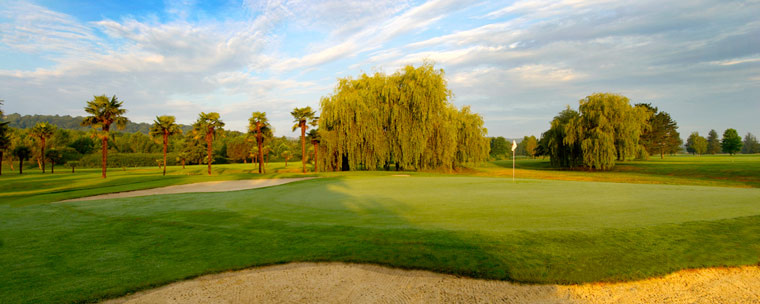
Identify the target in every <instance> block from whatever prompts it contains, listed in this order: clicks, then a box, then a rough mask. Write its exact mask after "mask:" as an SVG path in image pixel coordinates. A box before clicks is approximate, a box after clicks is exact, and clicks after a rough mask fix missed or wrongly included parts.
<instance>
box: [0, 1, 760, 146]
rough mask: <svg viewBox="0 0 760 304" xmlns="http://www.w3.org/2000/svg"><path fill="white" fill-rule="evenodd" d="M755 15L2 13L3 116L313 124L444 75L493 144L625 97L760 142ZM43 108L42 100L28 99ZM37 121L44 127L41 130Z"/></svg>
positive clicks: (381, 10) (386, 6)
mask: <svg viewBox="0 0 760 304" xmlns="http://www.w3.org/2000/svg"><path fill="white" fill-rule="evenodd" d="M758 11H760V3H757V2H749V1H746V2H742V1H737V2H731V3H724V2H720V1H699V2H694V1H679V2H675V3H670V4H669V5H667V6H665V5H661V3H659V2H655V1H643V2H637V3H634V4H621V3H617V2H614V1H585V2H577V1H561V2H553V1H517V2H508V3H499V2H481V3H469V2H466V1H465V2H458V1H429V2H413V1H412V2H408V1H394V0H391V1H380V2H372V3H346V4H341V3H340V2H318V3H290V2H283V3H274V2H268V3H263V2H255V1H219V2H201V3H193V1H166V2H160V3H159V2H150V1H146V2H140V3H137V2H130V3H119V2H103V3H88V4H86V5H85V4H81V2H80V1H73V0H72V1H13V2H11V5H6V6H5V7H4V8H0V30H2V31H3V32H4V35H3V37H2V38H0V54H2V59H1V60H0V91H2V92H3V94H4V95H3V96H0V99H4V100H5V105H4V110H5V112H6V113H14V112H15V113H19V114H21V115H34V114H39V115H71V116H84V115H85V113H84V111H83V108H84V106H85V103H86V101H87V100H91V99H92V96H93V95H100V94H106V95H108V96H112V95H116V96H117V97H118V98H119V99H120V100H122V101H124V107H125V108H126V109H127V110H128V112H127V114H126V116H127V117H128V118H129V119H130V120H131V121H133V122H138V123H140V122H143V123H152V120H153V118H154V117H155V116H158V115H174V116H176V117H177V120H178V122H179V123H182V124H187V125H189V124H192V122H193V121H194V120H195V119H196V117H197V115H198V113H200V112H201V111H203V112H219V113H220V114H221V116H222V120H223V121H225V122H226V123H227V126H228V129H230V130H236V131H242V132H245V130H246V126H247V119H248V117H249V116H250V113H251V112H253V111H264V112H267V114H268V116H269V118H270V121H272V124H273V126H274V129H275V135H276V136H288V137H291V136H296V134H295V133H292V132H289V130H290V126H291V125H292V118H291V117H290V114H289V113H290V111H291V110H292V109H293V108H294V107H304V106H311V107H312V108H314V109H316V110H318V109H319V99H320V98H321V97H323V96H327V95H329V94H331V93H332V92H333V89H334V87H335V85H336V84H337V80H336V79H337V78H342V77H354V78H355V77H357V76H359V75H360V73H362V72H366V73H372V72H375V71H378V72H385V73H388V74H391V73H393V72H395V71H396V70H397V69H399V68H400V67H402V66H404V65H406V64H412V65H415V66H419V65H420V64H421V63H422V62H423V61H424V60H431V61H433V62H435V64H436V68H442V69H444V70H445V71H446V78H447V80H448V84H449V89H450V90H451V91H452V92H453V93H454V98H453V99H452V103H453V104H455V105H456V106H457V107H461V106H464V105H470V106H472V109H473V111H474V112H476V113H480V114H481V115H482V116H483V118H484V122H485V127H486V128H488V131H489V132H488V136H490V137H498V136H503V137H505V138H510V139H511V138H522V137H523V136H530V135H534V136H537V137H538V136H540V134H541V133H542V132H544V131H546V130H547V129H548V127H549V121H550V120H551V119H552V118H553V117H554V116H555V115H556V114H557V113H558V112H560V111H561V110H563V109H564V108H565V106H566V105H569V106H571V107H572V108H574V109H577V105H578V100H580V99H582V98H584V97H585V96H588V95H590V94H592V93H594V92H612V93H618V94H622V95H624V96H626V97H628V98H629V99H630V100H631V104H635V103H652V104H653V105H654V106H656V107H658V108H659V109H660V110H662V111H665V112H668V113H670V114H671V116H672V117H673V119H674V120H675V121H676V122H677V123H678V125H679V132H680V134H681V137H682V138H686V137H688V135H689V134H690V133H691V132H694V131H697V132H699V133H700V134H701V135H703V136H705V135H707V132H708V131H709V130H711V129H715V130H716V131H718V133H719V134H722V131H723V130H725V129H728V128H734V129H736V130H738V132H739V133H740V135H743V134H746V133H748V132H750V133H753V134H758V133H760V123H759V122H758V121H757V120H756V116H757V113H760V102H759V101H758V97H760V69H759V68H758V67H760V47H759V46H760V23H758V22H756V21H755V18H756V17H755V15H756V13H757V12H758ZM30 92H33V94H30ZM40 109H44V111H41V112H40Z"/></svg>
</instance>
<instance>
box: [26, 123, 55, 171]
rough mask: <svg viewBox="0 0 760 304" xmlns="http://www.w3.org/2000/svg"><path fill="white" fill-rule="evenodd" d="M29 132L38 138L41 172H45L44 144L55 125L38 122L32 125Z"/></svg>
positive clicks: (52, 132)
mask: <svg viewBox="0 0 760 304" xmlns="http://www.w3.org/2000/svg"><path fill="white" fill-rule="evenodd" d="M29 134H30V135H32V136H34V137H36V138H37V139H39V140H40V150H39V151H40V155H39V157H40V160H41V161H42V173H45V146H46V145H47V140H48V138H50V137H51V136H53V134H55V126H54V125H51V124H49V123H47V122H39V123H37V124H36V125H34V128H32V130H31V132H30V133H29Z"/></svg>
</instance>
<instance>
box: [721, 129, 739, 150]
mask: <svg viewBox="0 0 760 304" xmlns="http://www.w3.org/2000/svg"><path fill="white" fill-rule="evenodd" d="M720 148H721V149H722V150H723V152H724V153H728V154H731V155H734V154H736V152H739V151H741V149H742V138H741V137H740V136H739V133H738V132H736V130H735V129H727V130H726V131H725V132H723V139H722V140H721V142H720Z"/></svg>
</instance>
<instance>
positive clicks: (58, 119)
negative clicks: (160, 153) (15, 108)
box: [4, 113, 193, 134]
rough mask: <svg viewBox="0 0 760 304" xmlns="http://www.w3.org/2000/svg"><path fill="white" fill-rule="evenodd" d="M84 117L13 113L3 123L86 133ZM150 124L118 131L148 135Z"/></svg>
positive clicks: (188, 127) (183, 126)
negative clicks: (83, 123) (44, 124)
mask: <svg viewBox="0 0 760 304" xmlns="http://www.w3.org/2000/svg"><path fill="white" fill-rule="evenodd" d="M83 119H84V117H82V116H74V117H72V116H69V115H64V116H61V115H23V116H22V115H21V114H18V113H13V114H9V115H7V116H5V119H4V120H5V121H7V122H10V124H8V125H9V126H10V127H13V128H19V129H26V128H32V127H34V125H35V124H37V123H38V122H48V123H50V124H53V125H55V126H57V127H59V128H61V129H68V130H81V131H88V130H90V129H91V128H90V127H83V126H81V125H80V124H81V123H82V120H83ZM150 126H151V124H149V123H144V122H141V123H135V122H132V121H129V122H127V127H126V128H124V130H118V131H119V132H125V133H135V132H140V133H144V134H148V132H149V130H150ZM180 128H182V131H184V132H189V131H190V130H192V129H193V127H192V126H188V125H180Z"/></svg>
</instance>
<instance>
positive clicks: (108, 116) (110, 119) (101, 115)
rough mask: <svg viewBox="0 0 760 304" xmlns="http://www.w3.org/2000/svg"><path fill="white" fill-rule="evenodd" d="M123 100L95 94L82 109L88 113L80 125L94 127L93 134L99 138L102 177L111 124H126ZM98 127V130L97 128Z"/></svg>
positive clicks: (105, 163) (119, 126) (106, 158)
mask: <svg viewBox="0 0 760 304" xmlns="http://www.w3.org/2000/svg"><path fill="white" fill-rule="evenodd" d="M123 103H124V102H122V101H119V100H118V99H117V98H116V95H114V96H113V97H111V99H108V97H106V95H100V96H95V97H94V98H93V100H90V101H88V102H87V106H86V107H85V108H84V111H85V112H87V113H88V114H90V116H87V117H85V118H84V120H83V121H82V126H90V127H92V128H93V129H95V132H94V136H96V137H98V138H100V143H101V148H100V150H101V153H102V155H103V157H102V160H101V168H102V177H103V178H106V165H107V160H108V137H109V132H110V130H111V124H114V123H115V124H116V127H117V128H119V129H124V127H126V125H127V118H126V117H124V114H125V113H127V110H125V109H123V108H122V107H121V106H122V104H123ZM98 128H100V130H99V131H97V129H98Z"/></svg>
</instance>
